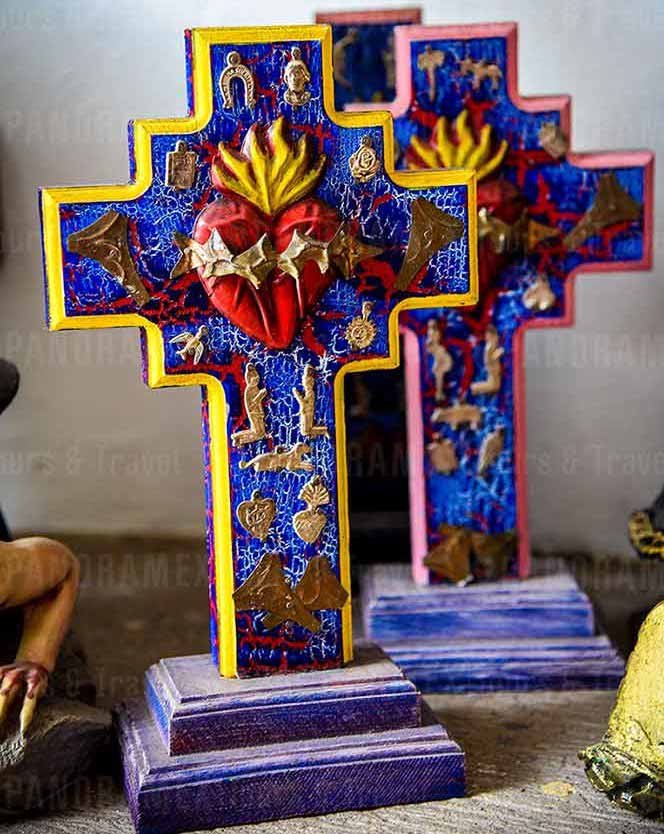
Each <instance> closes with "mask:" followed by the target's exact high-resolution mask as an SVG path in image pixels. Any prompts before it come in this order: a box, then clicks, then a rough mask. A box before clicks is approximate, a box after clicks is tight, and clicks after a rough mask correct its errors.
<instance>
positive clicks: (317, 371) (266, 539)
mask: <svg viewBox="0 0 664 834" xmlns="http://www.w3.org/2000/svg"><path fill="white" fill-rule="evenodd" d="M186 49H187V78H188V91H189V116H187V117H185V118H182V119H173V120H141V121H135V122H133V123H132V124H131V126H130V143H129V144H130V157H131V182H130V184H128V185H122V186H94V187H87V188H63V189H49V190H45V191H43V192H42V197H41V209H42V219H43V240H44V258H45V270H46V280H47V289H48V318H49V324H50V327H51V329H53V330H60V329H67V328H98V327H128V326H136V327H139V328H141V337H142V347H143V356H144V376H145V379H146V381H147V382H148V384H149V385H151V386H153V387H157V386H169V385H200V386H201V387H202V391H203V436H204V459H205V482H206V494H207V523H208V551H209V577H210V610H211V630H212V653H213V656H214V659H215V662H216V663H218V666H219V670H220V672H221V674H222V675H225V676H235V675H238V676H250V675H258V674H274V673H278V672H290V671H300V670H307V669H323V668H330V667H335V666H338V665H340V664H341V663H342V662H344V661H348V660H350V659H351V656H352V637H351V615H350V600H349V592H350V571H349V558H348V519H347V489H346V472H345V437H344V421H343V394H342V391H343V388H342V383H343V376H344V374H345V372H346V371H348V370H358V369H362V368H374V367H389V366H393V365H395V364H396V362H397V360H398V355H397V353H398V345H397V313H398V311H399V310H401V309H404V308H405V307H412V306H437V307H440V306H441V305H446V306H447V305H449V306H459V305H464V304H472V303H474V302H476V300H477V285H476V266H475V257H476V253H475V239H476V228H475V224H476V203H475V182H474V175H473V174H472V173H468V172H465V171H448V172H430V171H422V172H417V173H412V174H411V173H408V174H406V173H395V172H394V151H393V144H392V125H391V121H390V119H389V116H388V115H387V114H370V115H369V114H364V115H360V114H342V113H337V112H335V110H334V107H333V95H332V60H331V58H332V43H331V35H330V30H329V28H328V27H322V26H318V27H301V28H275V29H268V28H259V29H208V30H193V31H192V32H190V33H187V36H186ZM155 72H157V70H155ZM156 82H157V78H156V79H155V83H156ZM155 428H156V427H155Z"/></svg>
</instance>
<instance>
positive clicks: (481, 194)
mask: <svg viewBox="0 0 664 834" xmlns="http://www.w3.org/2000/svg"><path fill="white" fill-rule="evenodd" d="M524 206H525V199H524V197H523V194H522V193H521V192H520V191H519V189H518V188H517V187H516V186H515V185H513V184H512V183H511V182H509V181H508V180H505V179H499V178H498V177H494V178H492V179H488V180H484V181H482V182H480V183H478V186H477V207H478V209H481V208H486V210H487V212H488V214H489V215H490V216H491V217H496V218H497V219H498V220H502V221H503V223H508V224H509V225H512V224H513V223H516V221H517V220H518V219H519V217H520V216H521V213H522V211H523V209H524ZM477 255H478V267H479V279H480V280H479V283H480V298H481V297H482V295H483V293H484V290H486V289H487V288H488V287H490V286H491V285H492V284H493V282H494V280H495V278H496V276H497V275H498V273H499V272H500V271H501V270H502V269H505V267H506V266H507V265H508V264H509V263H510V261H512V260H513V259H514V257H515V253H514V252H513V251H507V252H503V253H499V252H496V251H495V249H494V248H493V244H492V243H491V241H490V240H489V239H488V238H485V239H484V240H481V241H480V243H479V247H478V252H477Z"/></svg>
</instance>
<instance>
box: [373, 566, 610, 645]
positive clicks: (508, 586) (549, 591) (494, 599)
mask: <svg viewBox="0 0 664 834" xmlns="http://www.w3.org/2000/svg"><path fill="white" fill-rule="evenodd" d="M362 615H363V618H364V628H365V636H366V637H367V638H368V639H371V640H375V641H376V642H377V643H379V644H380V645H383V644H384V643H387V642H390V641H401V640H405V639H417V640H434V639H436V638H439V637H444V638H445V642H449V640H456V639H469V638H475V637H477V638H482V637H484V638H498V637H501V638H503V637H522V636H524V635H528V636H529V637H563V636H564V637H571V636H576V637H590V636H591V635H593V634H594V633H595V622H594V617H593V609H592V605H591V603H590V600H589V599H588V597H587V595H586V594H584V593H583V591H581V589H580V588H579V586H578V585H577V584H576V582H575V581H574V578H573V577H572V576H571V574H569V573H556V574H554V575H549V576H538V577H533V578H531V579H524V580H517V579H503V580H500V581H499V582H484V583H478V584H476V585H469V586H467V587H465V588H457V587H455V586H452V585H430V586H428V587H421V586H417V585H415V584H414V582H413V580H412V579H411V576H410V566H409V565H406V564H401V563H399V564H389V565H373V566H371V567H370V568H368V569H367V572H366V575H365V576H364V579H363V583H362Z"/></svg>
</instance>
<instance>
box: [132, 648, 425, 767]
mask: <svg viewBox="0 0 664 834" xmlns="http://www.w3.org/2000/svg"><path fill="white" fill-rule="evenodd" d="M146 696H147V700H148V705H149V706H150V710H151V712H152V715H153V718H154V720H155V722H156V724H157V727H158V728H159V731H160V733H161V736H162V739H163V741H164V744H165V745H166V749H167V750H168V752H169V753H170V754H171V755H178V754H180V753H203V752H205V751H208V750H222V749H227V748H231V747H232V748H235V747H252V746H255V745H258V744H271V743H275V742H283V741H297V740H298V739H303V738H311V732H312V730H311V728H312V727H315V728H316V730H315V732H316V737H318V738H324V737H330V736H337V735H339V734H340V732H341V733H342V734H343V733H346V732H349V733H362V732H364V731H372V732H375V731H377V730H392V729H403V728H405V727H417V726H418V725H419V724H420V723H421V706H420V704H421V699H420V696H419V693H418V692H417V690H416V689H415V687H414V686H413V684H412V683H411V682H410V681H408V680H406V679H405V678H404V676H403V674H402V673H401V671H400V670H399V669H398V668H397V667H396V666H395V665H394V663H393V662H392V661H391V660H388V658H387V657H386V656H385V655H384V654H383V652H381V650H380V649H378V647H377V646H360V647H358V648H357V649H356V657H355V661H354V663H353V664H352V665H351V666H348V667H346V668H345V669H332V670H329V671H326V672H307V673H305V674H300V675H297V674H296V675H271V676H269V677H263V678H253V679H243V680H238V679H235V678H221V677H219V673H218V672H217V670H216V669H215V668H214V666H213V665H212V663H211V662H210V658H209V656H208V655H195V656H193V657H172V658H168V659H166V660H161V661H160V662H159V663H157V664H155V665H154V666H152V667H151V668H150V669H148V671H147V674H146ZM294 717H296V720H294Z"/></svg>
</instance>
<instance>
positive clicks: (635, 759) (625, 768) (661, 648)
mask: <svg viewBox="0 0 664 834" xmlns="http://www.w3.org/2000/svg"><path fill="white" fill-rule="evenodd" d="M663 663H664V603H660V604H659V605H657V606H656V607H655V608H654V609H653V610H652V611H651V612H650V614H649V615H648V617H647V619H646V621H645V622H644V624H643V626H642V627H641V631H640V632H639V639H638V642H637V644H636V648H635V649H634V651H633V652H632V654H631V656H630V658H629V661H628V663H627V672H626V674H625V677H624V679H623V682H622V684H621V685H620V690H619V691H618V698H617V700H616V705H615V707H614V710H613V712H612V714H611V718H610V720H609V727H608V729H607V732H606V735H605V736H604V738H603V739H602V741H601V742H600V743H599V744H594V745H593V746H592V747H588V748H587V749H586V750H583V751H582V752H581V754H580V756H581V758H582V759H583V761H584V762H585V765H586V775H587V776H588V779H590V781H591V782H592V784H593V785H594V787H595V788H597V789H598V790H600V791H603V792H604V793H605V794H606V795H607V796H608V797H609V799H611V800H612V801H613V802H615V803H616V804H617V805H621V806H622V807H623V808H628V809H630V810H631V811H636V812H637V813H639V814H642V815H643V816H646V817H657V818H659V819H664V753H663V752H662V739H663V738H664V677H663V676H662V667H663Z"/></svg>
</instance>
